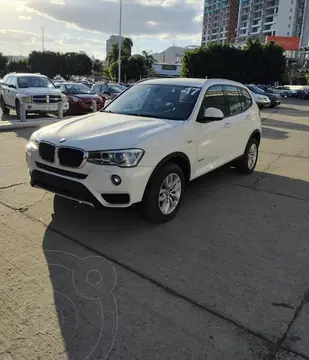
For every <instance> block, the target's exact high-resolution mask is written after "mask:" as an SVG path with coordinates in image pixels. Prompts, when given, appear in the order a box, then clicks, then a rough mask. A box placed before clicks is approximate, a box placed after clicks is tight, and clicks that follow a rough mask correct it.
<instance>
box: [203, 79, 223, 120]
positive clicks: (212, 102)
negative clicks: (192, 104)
mask: <svg viewBox="0 0 309 360" xmlns="http://www.w3.org/2000/svg"><path fill="white" fill-rule="evenodd" d="M210 107H213V108H216V109H219V110H221V111H222V112H223V115H224V117H225V116H228V103H227V101H226V96H225V94H224V91H223V86H222V85H213V86H211V87H210V88H209V89H208V90H207V91H206V94H205V97H204V100H203V102H202V105H201V109H200V112H199V115H198V118H203V117H204V113H205V110H206V109H208V108H210Z"/></svg>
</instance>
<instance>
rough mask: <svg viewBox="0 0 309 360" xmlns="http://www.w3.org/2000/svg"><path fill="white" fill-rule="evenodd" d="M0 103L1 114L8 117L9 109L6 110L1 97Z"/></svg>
mask: <svg viewBox="0 0 309 360" xmlns="http://www.w3.org/2000/svg"><path fill="white" fill-rule="evenodd" d="M0 103H1V110H2V113H3V114H4V115H10V109H8V108H7V107H6V105H5V102H4V99H3V97H1V99H0Z"/></svg>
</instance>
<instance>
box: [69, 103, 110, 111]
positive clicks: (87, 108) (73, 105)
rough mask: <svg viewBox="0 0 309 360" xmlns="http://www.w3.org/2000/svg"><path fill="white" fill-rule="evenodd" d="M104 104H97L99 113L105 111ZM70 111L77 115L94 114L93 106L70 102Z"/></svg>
mask: <svg viewBox="0 0 309 360" xmlns="http://www.w3.org/2000/svg"><path fill="white" fill-rule="evenodd" d="M103 107H104V102H102V103H97V111H99V110H101V109H103ZM70 111H71V112H72V113H76V114H82V113H89V112H92V104H91V105H90V104H85V103H74V102H70Z"/></svg>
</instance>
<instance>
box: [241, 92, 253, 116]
mask: <svg viewBox="0 0 309 360" xmlns="http://www.w3.org/2000/svg"><path fill="white" fill-rule="evenodd" d="M238 89H239V92H240V98H241V105H242V111H247V110H248V109H249V108H250V107H251V105H252V99H251V96H250V94H249V92H248V91H247V90H246V89H244V88H238Z"/></svg>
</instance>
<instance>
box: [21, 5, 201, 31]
mask: <svg viewBox="0 0 309 360" xmlns="http://www.w3.org/2000/svg"><path fill="white" fill-rule="evenodd" d="M57 1H58V0H57ZM188 1H189V0H164V1H163V0H155V1H154V0H137V1H134V0H126V1H124V2H123V31H124V33H125V34H127V35H153V36H160V35H161V34H166V33H168V34H170V35H171V36H174V35H179V34H183V35H184V36H186V35H189V34H196V33H197V32H199V31H201V25H200V24H199V22H197V21H196V20H195V21H194V19H196V17H197V16H198V15H200V12H199V10H197V8H196V5H197V3H196V2H193V4H192V3H191V2H192V1H193V0H190V1H191V2H190V3H188ZM27 7H28V9H29V10H30V11H35V12H36V13H37V14H41V15H44V16H47V17H49V18H52V19H54V20H57V21H62V22H65V23H69V24H74V25H75V26H77V27H78V28H82V29H87V30H90V31H96V32H100V33H105V34H113V33H117V32H118V19H119V2H115V1H109V0H91V1H90V0H66V2H65V6H59V4H55V3H51V2H50V1H49V0H31V1H29V3H27ZM132 19H134V20H132ZM151 23H156V24H157V26H149V24H151ZM70 26H72V25H70Z"/></svg>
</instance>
